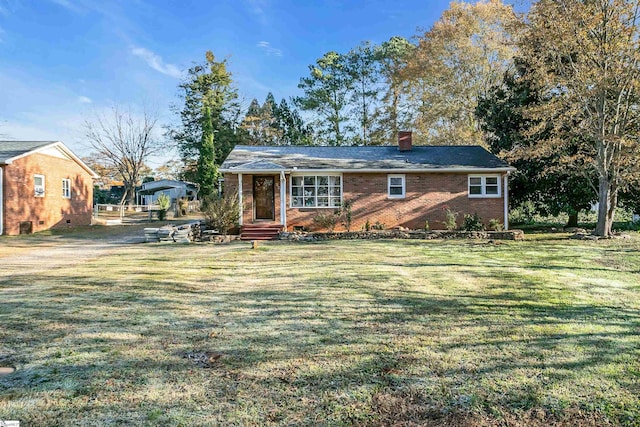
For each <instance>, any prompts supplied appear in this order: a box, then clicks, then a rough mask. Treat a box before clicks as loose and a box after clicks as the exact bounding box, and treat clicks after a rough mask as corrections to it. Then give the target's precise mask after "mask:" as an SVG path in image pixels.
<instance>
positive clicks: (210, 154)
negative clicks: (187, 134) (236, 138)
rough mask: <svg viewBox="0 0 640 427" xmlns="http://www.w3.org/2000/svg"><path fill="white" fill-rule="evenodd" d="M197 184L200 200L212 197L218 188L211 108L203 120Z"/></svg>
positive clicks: (207, 108) (206, 110)
mask: <svg viewBox="0 0 640 427" xmlns="http://www.w3.org/2000/svg"><path fill="white" fill-rule="evenodd" d="M196 177H197V179H196V182H197V183H199V184H200V191H199V192H198V194H199V197H200V198H204V197H208V196H212V195H214V194H215V193H216V190H217V187H218V166H217V164H216V149H215V144H214V135H213V123H212V120H211V108H209V107H208V106H207V107H205V113H204V116H203V118H202V141H201V143H200V153H199V156H198V165H197V175H196Z"/></svg>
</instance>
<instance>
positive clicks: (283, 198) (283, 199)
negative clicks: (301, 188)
mask: <svg viewBox="0 0 640 427" xmlns="http://www.w3.org/2000/svg"><path fill="white" fill-rule="evenodd" d="M286 187H287V180H286V179H285V176H284V171H280V224H281V225H282V226H283V227H284V228H287V188H286Z"/></svg>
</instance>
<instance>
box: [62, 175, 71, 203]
mask: <svg viewBox="0 0 640 427" xmlns="http://www.w3.org/2000/svg"><path fill="white" fill-rule="evenodd" d="M62 197H63V198H65V199H70V198H71V180H70V179H66V178H63V179H62Z"/></svg>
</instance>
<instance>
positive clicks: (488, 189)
mask: <svg viewBox="0 0 640 427" xmlns="http://www.w3.org/2000/svg"><path fill="white" fill-rule="evenodd" d="M469 197H500V176H499V175H469Z"/></svg>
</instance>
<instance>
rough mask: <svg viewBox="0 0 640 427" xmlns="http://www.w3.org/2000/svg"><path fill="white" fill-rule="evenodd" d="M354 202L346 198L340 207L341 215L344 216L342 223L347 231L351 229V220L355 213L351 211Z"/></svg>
mask: <svg viewBox="0 0 640 427" xmlns="http://www.w3.org/2000/svg"><path fill="white" fill-rule="evenodd" d="M352 205H353V203H352V202H351V200H345V201H343V202H342V206H341V207H340V217H341V218H342V225H343V226H344V228H345V230H347V232H349V231H351V222H352V221H353V214H352V213H351V206H352Z"/></svg>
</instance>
